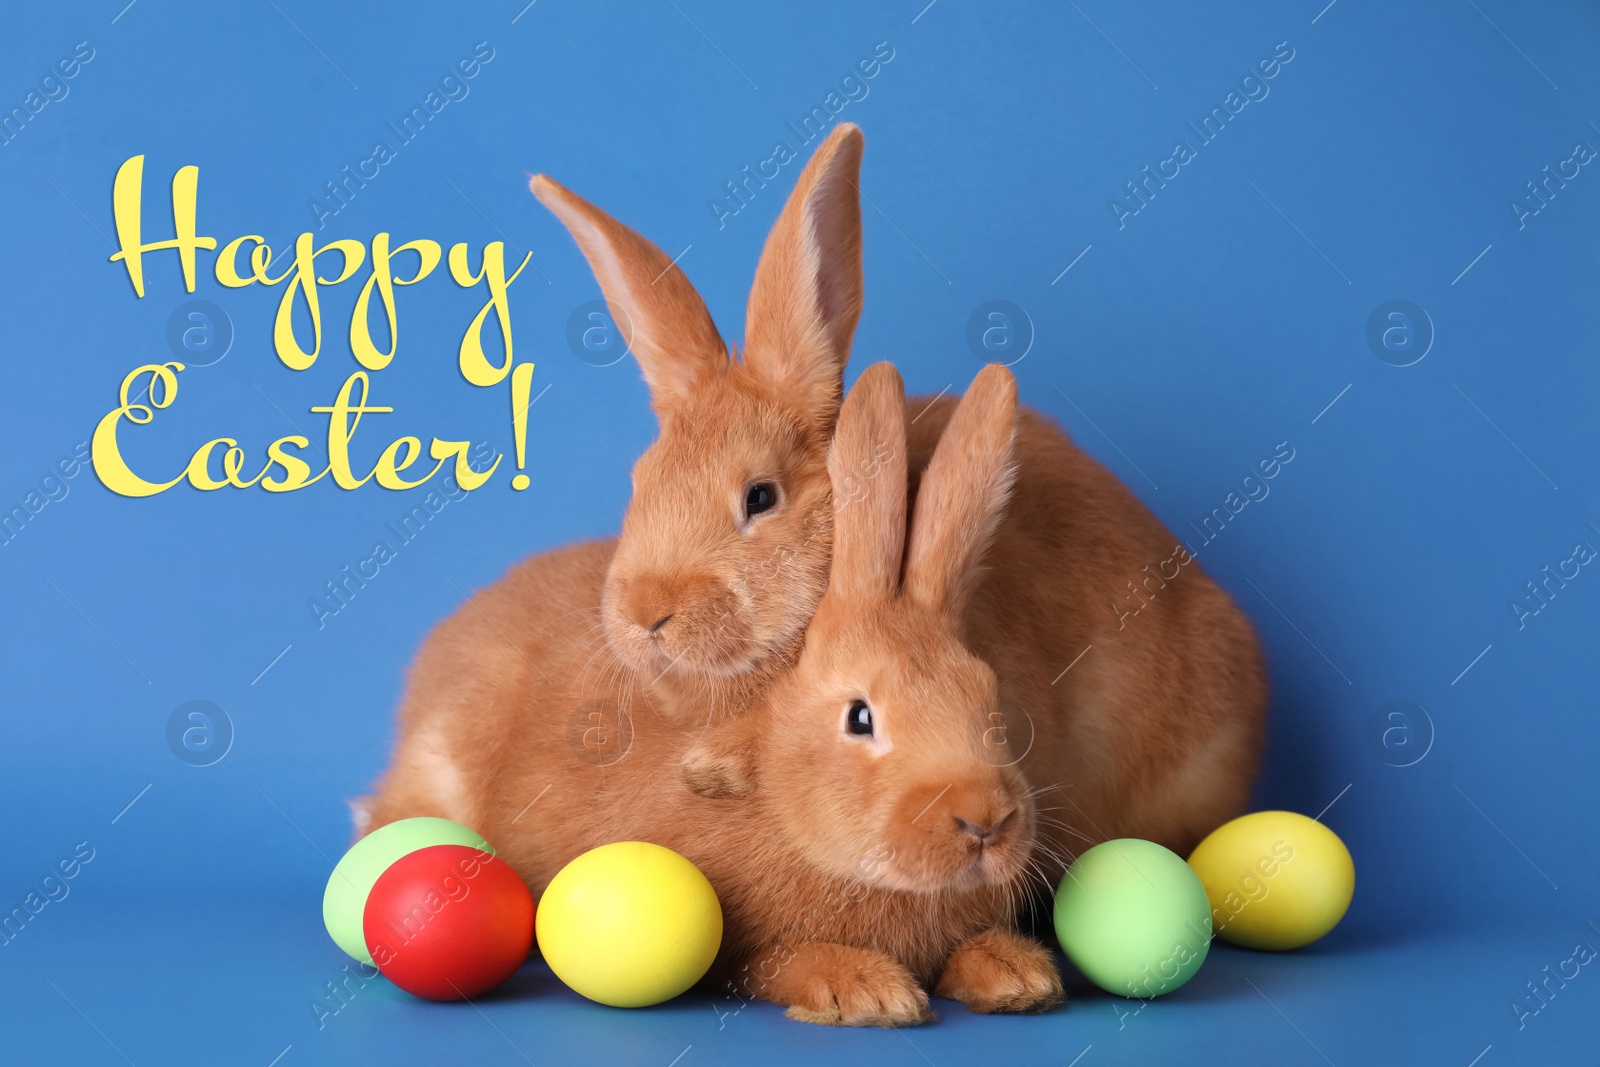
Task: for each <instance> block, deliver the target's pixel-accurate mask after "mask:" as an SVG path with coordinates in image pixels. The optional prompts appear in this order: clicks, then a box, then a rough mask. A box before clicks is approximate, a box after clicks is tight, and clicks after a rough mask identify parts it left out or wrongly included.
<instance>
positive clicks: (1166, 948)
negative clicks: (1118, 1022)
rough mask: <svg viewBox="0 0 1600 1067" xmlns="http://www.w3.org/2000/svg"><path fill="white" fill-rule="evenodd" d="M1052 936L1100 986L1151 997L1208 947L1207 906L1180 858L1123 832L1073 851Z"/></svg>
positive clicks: (1180, 978) (1189, 971) (1183, 974)
mask: <svg viewBox="0 0 1600 1067" xmlns="http://www.w3.org/2000/svg"><path fill="white" fill-rule="evenodd" d="M1055 919H1056V937H1057V938H1058V939H1059V940H1060V941H1061V948H1062V951H1064V952H1065V953H1066V954H1067V958H1068V959H1070V960H1071V961H1072V963H1073V965H1074V966H1075V967H1077V968H1078V970H1080V971H1082V972H1083V974H1084V977H1086V978H1088V979H1089V980H1090V981H1091V982H1093V983H1094V984H1095V985H1097V986H1099V987H1100V988H1101V989H1104V990H1105V991H1106V992H1108V993H1118V994H1120V995H1122V996H1125V997H1141V998H1149V997H1158V996H1161V995H1162V994H1163V993H1170V992H1172V991H1173V990H1174V989H1177V988H1178V987H1179V986H1181V985H1183V984H1184V983H1185V982H1187V981H1188V980H1189V979H1190V978H1193V977H1194V973H1195V972H1196V971H1198V970H1199V969H1200V964H1202V963H1203V962H1205V958H1206V952H1207V951H1208V950H1209V949H1210V948H1211V905H1210V903H1209V902H1208V901H1207V899H1206V890H1205V886H1204V885H1202V884H1201V883H1200V878H1199V876H1198V875H1196V874H1195V873H1194V871H1193V870H1192V869H1191V868H1190V867H1189V865H1188V864H1187V863H1185V862H1184V861H1183V858H1182V857H1180V856H1178V855H1177V854H1176V853H1174V852H1171V851H1169V850H1168V849H1165V848H1162V847H1161V846H1160V845H1158V844H1156V843H1155V842H1153V841H1140V840H1138V839H1137V838H1132V837H1125V838H1120V839H1118V840H1115V841H1107V842H1105V843H1103V844H1099V845H1096V846H1095V847H1094V848H1091V849H1090V850H1089V851H1087V852H1085V853H1084V854H1083V855H1081V856H1079V857H1078V859H1077V862H1075V863H1074V864H1073V865H1072V866H1071V867H1070V868H1068V870H1067V873H1066V876H1065V877H1063V878H1062V879H1061V887H1060V889H1059V890H1057V892H1056V908H1055Z"/></svg>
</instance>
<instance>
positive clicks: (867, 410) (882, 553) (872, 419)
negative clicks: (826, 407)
mask: <svg viewBox="0 0 1600 1067" xmlns="http://www.w3.org/2000/svg"><path fill="white" fill-rule="evenodd" d="M828 475H829V477H830V478H831V479H832V481H833V569H832V572H831V578H830V580H829V588H830V590H831V592H832V593H833V594H834V595H837V596H842V597H849V598H854V597H867V598H871V599H883V598H887V597H890V596H893V595H894V593H895V590H896V589H897V588H898V587H899V584H900V559H901V554H902V550H903V548H904V546H905V539H906V398H905V385H904V384H903V383H902V382H901V381H900V372H899V371H897V370H895V369H894V365H893V364H890V363H874V364H873V365H872V366H870V367H868V368H867V369H866V370H865V371H864V372H863V373H862V375H861V377H860V378H858V379H857V380H856V384H855V388H854V389H851V390H850V395H849V396H848V397H846V398H845V401H844V407H843V409H842V410H841V411H840V412H839V425H838V428H837V429H836V430H835V432H834V435H833V447H832V448H831V449H829V451H828Z"/></svg>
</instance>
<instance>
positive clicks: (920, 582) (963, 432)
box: [905, 364, 1017, 616]
mask: <svg viewBox="0 0 1600 1067" xmlns="http://www.w3.org/2000/svg"><path fill="white" fill-rule="evenodd" d="M1016 431H1017V382H1016V379H1015V378H1013V377H1012V375H1011V372H1010V371H1009V370H1007V369H1006V368H1004V367H1002V366H999V365H998V364H990V365H989V366H987V367H985V368H984V369H983V370H981V371H979V372H978V376H977V378H976V379H974V381H973V383H972V385H971V387H969V388H968V389H967V394H966V396H964V397H963V398H962V400H961V403H960V405H959V406H958V407H957V408H956V411H955V414H954V415H952V416H951V417H950V422H949V424H948V425H947V426H946V427H945V431H944V435H943V436H942V437H940V439H939V444H938V446H937V447H936V448H935V449H934V452H933V459H932V460H931V461H929V463H928V469H927V471H926V472H925V473H924V474H923V476H922V484H921V485H920V486H919V487H918V489H917V513H916V517H915V519H914V520H913V521H912V523H911V530H910V533H909V536H908V538H907V545H906V573H905V594H906V596H907V598H908V599H910V600H912V601H914V602H915V603H917V604H919V605H921V606H922V607H925V608H928V609H930V610H933V611H940V612H945V613H947V614H950V615H956V616H959V615H960V614H962V613H963V612H964V611H965V610H966V603H967V600H968V598H969V597H970V596H971V593H972V589H973V587H974V586H975V585H976V580H977V575H978V573H979V571H980V570H981V569H982V566H983V557H984V553H985V552H986V551H987V550H988V547H989V543H990V542H991V541H992V540H993V539H994V535H995V532H996V530H998V528H999V525H1000V520H1001V517H1002V515H1003V514H1004V512H1005V509H1006V506H1007V504H1008V503H1009V502H1010V500H1011V486H1012V482H1013V481H1014V479H1015V478H1016V467H1015V465H1014V447H1015V440H1016Z"/></svg>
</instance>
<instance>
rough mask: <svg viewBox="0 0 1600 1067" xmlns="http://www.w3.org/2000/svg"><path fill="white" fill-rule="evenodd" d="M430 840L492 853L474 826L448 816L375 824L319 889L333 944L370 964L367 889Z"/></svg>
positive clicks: (326, 923) (437, 843)
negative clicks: (363, 920) (363, 919)
mask: <svg viewBox="0 0 1600 1067" xmlns="http://www.w3.org/2000/svg"><path fill="white" fill-rule="evenodd" d="M430 845H467V846H468V847H470V848H476V849H481V850H483V851H484V852H488V853H493V852H494V849H492V848H490V847H489V843H488V842H487V841H485V840H484V839H483V838H482V837H480V836H479V835H478V834H477V833H476V832H475V831H473V830H469V829H467V828H466V827H465V826H462V825H461V824H460V823H458V822H451V821H450V820H449V819H432V818H417V819H401V820H400V821H399V822H392V823H389V824H388V825H387V826H380V827H378V829H376V830H374V831H372V833H370V834H368V835H367V836H366V837H363V838H362V839H361V840H360V841H357V842H356V843H355V844H353V845H351V846H350V851H349V852H346V853H345V854H344V858H343V859H341V860H340V861H339V862H338V864H337V865H335V866H334V868H333V873H332V874H331V875H329V876H328V888H327V889H326V890H325V891H324V892H323V894H322V922H323V925H325V926H327V928H328V936H329V937H332V938H333V941H334V944H336V945H338V946H339V947H340V948H342V949H344V950H345V951H346V952H348V953H349V954H350V955H352V956H354V957H355V958H356V959H358V960H360V961H361V962H362V963H366V964H371V963H372V955H371V953H369V952H368V951H367V939H366V935H365V934H363V933H362V928H361V917H362V913H363V912H365V911H366V908H367V894H368V893H370V892H372V885H373V883H374V882H376V881H377V880H378V876H379V875H380V874H382V873H383V872H384V871H386V870H388V869H389V865H390V864H391V863H393V862H394V861H395V860H397V859H399V858H400V857H401V856H409V855H410V854H411V853H413V852H415V851H416V850H417V849H419V848H427V847H428V846H430Z"/></svg>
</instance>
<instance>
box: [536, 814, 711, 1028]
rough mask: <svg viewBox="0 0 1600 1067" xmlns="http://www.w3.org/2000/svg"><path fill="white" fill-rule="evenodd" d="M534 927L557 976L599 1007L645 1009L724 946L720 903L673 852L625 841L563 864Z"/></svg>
mask: <svg viewBox="0 0 1600 1067" xmlns="http://www.w3.org/2000/svg"><path fill="white" fill-rule="evenodd" d="M534 927H535V933H536V934H537V936H538V939H539V952H540V954H541V955H543V956H544V960H545V962H546V963H548V964H549V965H550V969H551V970H552V971H554V972H555V973H556V977H558V978H560V979H561V980H562V981H563V982H565V983H566V984H567V985H569V986H571V987H572V988H573V989H574V990H576V991H577V992H579V993H581V994H583V995H584V996H586V997H588V998H589V999H590V1000H595V1001H599V1002H600V1003H601V1004H609V1005H611V1006H612V1007H615V1008H642V1007H645V1006H646V1005H649V1004H659V1003H661V1002H662V1001H664V1000H671V999H672V998H673V997H675V996H677V995H678V994H679V993H682V992H684V991H685V990H687V989H688V988H689V987H690V986H692V985H694V984H695V983H696V982H698V981H699V980H700V979H701V978H702V977H704V975H705V973H706V971H707V970H709V969H710V968H711V963H712V961H713V960H714V959H716V956H717V949H718V948H719V947H720V946H721V945H722V906H721V905H720V904H718V903H717V894H716V891H715V890H713V889H712V888H711V883H710V882H709V881H707V880H706V876H705V875H703V874H701V873H700V869H699V868H698V867H696V866H695V865H694V864H692V863H690V862H689V861H688V860H686V859H684V858H683V857H682V856H680V855H678V854H677V853H676V852H674V851H672V850H671V849H668V848H662V847H661V846H660V845H652V844H648V843H646V842H643V841H621V842H618V843H616V844H611V845H602V846H601V847H599V848H596V849H591V850H590V851H588V852H585V853H584V854H583V855H581V856H579V857H578V858H577V859H575V860H573V861H572V862H571V863H569V864H567V865H566V866H565V867H563V868H561V871H560V873H558V874H557V875H556V876H555V877H554V878H552V879H551V880H550V885H549V887H548V888H547V889H545V891H544V896H542V897H541V898H539V907H538V910H537V912H536V913H535V919H534Z"/></svg>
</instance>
